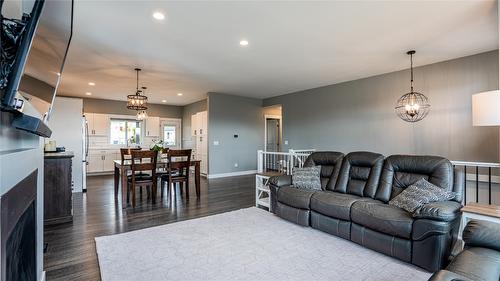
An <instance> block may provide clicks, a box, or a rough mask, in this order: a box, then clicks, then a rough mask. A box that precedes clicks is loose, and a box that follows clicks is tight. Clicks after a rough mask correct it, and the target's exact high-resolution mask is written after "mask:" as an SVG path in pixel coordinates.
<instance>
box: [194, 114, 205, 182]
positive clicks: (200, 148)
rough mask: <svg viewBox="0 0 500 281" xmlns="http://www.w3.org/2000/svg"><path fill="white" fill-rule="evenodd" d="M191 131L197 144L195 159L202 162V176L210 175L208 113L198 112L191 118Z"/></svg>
mask: <svg viewBox="0 0 500 281" xmlns="http://www.w3.org/2000/svg"><path fill="white" fill-rule="evenodd" d="M191 131H192V135H193V139H194V142H195V145H194V148H193V158H194V159H195V160H201V164H200V170H201V173H202V174H207V173H208V165H207V163H208V157H207V156H208V142H207V140H208V114H207V111H202V112H198V113H196V114H193V115H192V116H191Z"/></svg>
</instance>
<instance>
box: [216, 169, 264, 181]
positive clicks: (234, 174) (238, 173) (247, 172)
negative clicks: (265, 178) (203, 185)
mask: <svg viewBox="0 0 500 281" xmlns="http://www.w3.org/2000/svg"><path fill="white" fill-rule="evenodd" d="M256 173H257V170H248V171H239V172H232V173H222V174H211V175H210V174H209V175H208V176H207V178H209V179H217V178H227V177H236V176H244V175H251V174H256Z"/></svg>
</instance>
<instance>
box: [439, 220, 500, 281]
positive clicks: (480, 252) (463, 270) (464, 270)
mask: <svg viewBox="0 0 500 281" xmlns="http://www.w3.org/2000/svg"><path fill="white" fill-rule="evenodd" d="M462 238H463V240H464V242H465V247H464V250H463V251H462V252H460V253H459V254H458V255H457V256H456V257H455V258H454V259H453V260H452V261H451V263H450V264H449V265H448V266H447V267H446V269H444V270H440V271H438V272H436V273H434V274H433V275H432V276H431V278H430V279H429V280H431V281H452V280H480V281H489V280H492V281H497V280H500V225H498V224H495V223H492V222H486V221H479V220H472V221H470V222H469V223H468V224H467V226H466V227H465V229H464V231H463V235H462Z"/></svg>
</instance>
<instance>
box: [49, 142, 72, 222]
mask: <svg viewBox="0 0 500 281" xmlns="http://www.w3.org/2000/svg"><path fill="white" fill-rule="evenodd" d="M73 156H74V155H73V153H72V152H58V153H45V157H44V158H45V159H44V163H45V165H44V224H45V225H50V224H58V223H64V222H70V221H72V220H73V190H72V184H71V161H72V160H71V159H72V158H73Z"/></svg>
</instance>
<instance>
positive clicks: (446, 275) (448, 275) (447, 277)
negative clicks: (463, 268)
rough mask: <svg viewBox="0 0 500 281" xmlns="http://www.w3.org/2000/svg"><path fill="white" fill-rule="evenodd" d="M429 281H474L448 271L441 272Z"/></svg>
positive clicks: (433, 275)
mask: <svg viewBox="0 0 500 281" xmlns="http://www.w3.org/2000/svg"><path fill="white" fill-rule="evenodd" d="M429 281H472V280H471V279H469V278H467V277H465V276H462V275H460V274H457V273H455V272H451V271H448V270H440V271H438V272H435V273H434V274H432V276H431V278H429Z"/></svg>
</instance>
